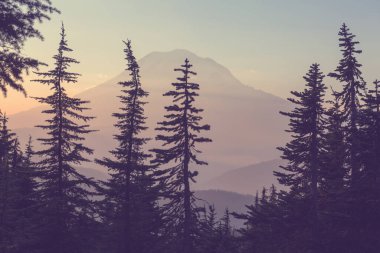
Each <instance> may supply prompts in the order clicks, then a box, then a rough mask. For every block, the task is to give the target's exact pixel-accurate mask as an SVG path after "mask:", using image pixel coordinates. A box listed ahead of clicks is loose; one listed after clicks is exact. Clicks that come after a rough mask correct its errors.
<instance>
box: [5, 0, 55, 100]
mask: <svg viewBox="0 0 380 253" xmlns="http://www.w3.org/2000/svg"><path fill="white" fill-rule="evenodd" d="M55 12H58V10H57V9H55V8H54V7H53V6H52V4H51V2H50V0H2V1H1V2H0V24H1V25H0V91H1V92H2V93H3V95H5V96H6V95H7V92H8V86H9V87H11V88H13V89H15V90H17V91H20V92H23V93H25V90H24V88H23V86H22V82H23V73H25V72H26V73H28V70H29V69H36V68H37V67H38V66H39V65H40V64H41V63H40V62H39V61H38V60H36V59H33V58H30V57H26V56H24V55H23V54H22V53H21V51H22V48H23V46H24V43H25V41H26V40H28V39H29V38H39V39H43V37H42V35H41V33H40V31H39V30H38V29H37V28H36V26H35V25H36V23H37V22H39V23H41V22H43V21H44V20H48V19H49V15H50V14H52V13H55Z"/></svg>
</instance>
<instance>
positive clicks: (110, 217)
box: [97, 40, 160, 253]
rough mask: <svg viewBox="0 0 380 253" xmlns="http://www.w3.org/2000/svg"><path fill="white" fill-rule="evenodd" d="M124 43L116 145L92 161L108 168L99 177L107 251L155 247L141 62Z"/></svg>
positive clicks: (156, 215)
mask: <svg viewBox="0 0 380 253" xmlns="http://www.w3.org/2000/svg"><path fill="white" fill-rule="evenodd" d="M124 43H125V46H126V47H125V50H124V52H125V55H126V57H125V59H126V61H127V65H128V67H127V71H128V72H129V75H130V77H131V80H129V81H124V82H120V83H119V85H120V86H121V88H122V91H121V92H122V95H120V96H119V98H120V101H121V108H120V112H117V113H114V114H113V116H114V117H115V118H116V119H117V123H116V124H115V127H116V128H117V129H118V130H119V132H118V133H117V134H116V135H115V140H116V141H117V142H118V147H117V148H115V149H114V150H112V151H111V154H112V156H113V157H112V158H103V159H102V160H97V162H98V163H99V164H101V165H103V166H105V167H107V168H108V170H109V172H110V176H111V178H110V179H109V180H108V181H107V182H105V183H104V186H105V187H104V193H105V199H104V203H105V205H104V206H105V210H104V215H105V218H104V219H105V222H106V224H107V225H108V226H109V229H110V233H111V234H110V235H111V236H110V237H109V238H106V241H108V243H107V245H108V247H107V248H108V249H107V251H111V252H115V253H119V252H120V253H125V252H134V253H135V252H136V253H138V252H141V253H145V252H158V251H159V250H158V248H157V247H158V246H159V245H158V236H159V228H160V210H159V206H158V198H159V192H158V189H159V188H158V186H159V185H158V184H157V182H156V179H155V171H154V168H153V167H152V166H150V165H148V164H147V159H148V158H150V157H151V155H150V154H148V153H146V151H145V150H144V146H145V144H146V143H147V141H149V138H146V137H143V136H142V134H143V132H144V131H145V130H146V129H147V127H146V126H145V120H146V117H145V115H144V105H145V104H146V102H145V101H144V100H145V99H146V97H147V96H148V92H146V91H144V89H143V87H142V85H141V82H140V68H139V65H138V63H137V61H136V58H135V56H134V55H133V51H132V48H131V41H129V40H128V41H127V42H124Z"/></svg>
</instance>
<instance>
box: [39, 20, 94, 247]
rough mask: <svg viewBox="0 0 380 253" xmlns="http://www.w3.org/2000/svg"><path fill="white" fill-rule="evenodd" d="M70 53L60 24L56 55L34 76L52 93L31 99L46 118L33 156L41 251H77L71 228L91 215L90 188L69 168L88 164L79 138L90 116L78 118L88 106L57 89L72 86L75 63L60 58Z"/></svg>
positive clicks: (86, 130)
mask: <svg viewBox="0 0 380 253" xmlns="http://www.w3.org/2000/svg"><path fill="white" fill-rule="evenodd" d="M71 51H72V50H71V49H70V48H69V47H68V45H67V40H66V34H65V29H64V26H63V24H62V29H61V40H60V43H59V47H58V53H57V54H56V55H55V56H54V57H53V59H54V60H55V66H54V68H53V69H52V70H49V71H47V72H38V73H36V74H37V75H38V76H40V77H41V79H39V80H35V81H36V82H39V83H41V84H44V85H49V86H51V90H52V91H53V94H52V95H50V96H48V97H46V98H45V97H37V98H36V100H37V101H39V102H40V103H43V104H45V105H47V106H48V107H49V108H48V109H46V110H44V111H43V113H45V114H46V115H47V116H49V118H48V119H47V120H46V124H45V125H39V126H38V127H40V128H42V129H43V130H45V131H46V132H47V136H46V137H44V138H40V139H38V140H39V141H41V143H42V145H43V147H45V149H43V150H40V151H37V152H36V154H37V155H38V156H39V157H40V161H39V162H38V167H39V170H40V171H41V178H40V180H41V187H40V188H41V189H40V198H41V200H40V201H41V202H42V204H43V210H42V212H43V220H42V222H43V225H42V227H43V229H42V231H41V236H42V242H41V247H42V252H57V253H67V252H83V250H84V249H83V248H82V245H81V240H82V238H79V235H78V234H77V233H76V232H75V229H76V227H77V226H79V225H80V224H82V223H86V222H87V219H90V218H91V217H90V215H83V213H86V214H87V212H88V210H92V206H91V204H92V203H91V202H92V200H91V196H92V195H93V194H94V193H93V191H91V189H90V188H91V187H92V186H94V183H93V181H92V180H91V179H89V178H87V177H85V176H83V175H82V174H81V173H80V172H79V171H78V170H77V169H76V168H75V166H77V165H79V164H81V163H83V162H88V161H89V160H88V159H87V158H85V155H88V154H92V149H90V148H88V147H86V146H85V145H84V144H83V140H84V139H85V137H84V135H86V134H88V133H90V132H92V131H91V130H89V126H88V124H87V122H88V121H89V120H91V119H92V117H88V116H84V115H82V113H83V111H86V110H87V109H88V108H87V107H86V104H87V103H88V102H87V101H82V100H81V99H79V98H71V97H69V96H68V95H67V94H66V91H65V88H64V87H63V85H64V84H65V83H76V82H77V78H78V76H79V74H76V73H71V72H69V67H70V65H71V64H76V63H78V61H76V60H75V59H73V58H70V57H68V56H66V54H67V53H69V52H71ZM82 122H84V123H82Z"/></svg>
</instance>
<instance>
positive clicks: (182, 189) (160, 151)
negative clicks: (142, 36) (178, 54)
mask: <svg viewBox="0 0 380 253" xmlns="http://www.w3.org/2000/svg"><path fill="white" fill-rule="evenodd" d="M191 67H192V65H191V64H190V62H189V60H188V59H186V60H185V63H184V65H181V68H176V69H174V71H178V72H180V73H181V74H183V75H182V76H181V77H179V78H177V80H178V81H179V82H175V83H172V85H173V88H174V89H173V90H171V91H169V92H167V93H165V94H164V96H170V97H173V104H172V105H169V106H166V107H165V109H166V110H167V115H165V118H166V120H164V121H162V122H159V123H158V124H159V125H160V127H158V128H156V130H158V131H161V132H162V134H159V135H157V137H156V139H157V140H159V141H162V142H163V148H157V149H154V150H153V151H154V152H155V153H156V158H155V159H154V160H153V163H158V164H160V165H164V166H165V169H164V170H163V171H164V173H165V176H164V177H163V180H164V181H165V184H166V187H167V197H168V199H169V200H168V203H167V204H165V209H166V214H167V216H168V217H169V220H168V226H169V227H170V228H174V231H173V236H175V238H178V239H177V242H176V243H177V247H178V248H177V249H176V251H179V250H181V251H182V252H184V253H190V252H193V248H194V238H195V235H196V227H197V225H196V224H197V219H198V218H197V212H196V208H195V207H194V195H193V192H192V191H191V188H190V183H191V182H195V177H196V176H197V175H198V172H197V171H192V170H191V168H190V166H191V165H192V164H195V165H207V163H206V162H204V161H202V160H200V159H198V157H197V155H198V153H200V151H199V150H198V149H197V144H201V143H205V142H210V141H211V140H210V139H208V138H204V137H201V136H199V134H200V132H202V131H208V130H209V129H210V126H209V125H201V123H200V121H201V120H202V117H201V116H199V113H201V112H202V111H203V110H202V109H199V108H196V107H195V105H194V101H195V98H196V97H197V96H198V93H197V91H198V90H199V84H197V83H193V82H190V77H191V76H192V75H196V73H195V72H193V71H191V70H190V69H191Z"/></svg>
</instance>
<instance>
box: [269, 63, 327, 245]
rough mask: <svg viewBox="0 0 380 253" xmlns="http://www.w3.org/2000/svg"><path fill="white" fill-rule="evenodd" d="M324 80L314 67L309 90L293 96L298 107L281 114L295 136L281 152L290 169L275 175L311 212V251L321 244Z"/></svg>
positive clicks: (308, 85)
mask: <svg viewBox="0 0 380 253" xmlns="http://www.w3.org/2000/svg"><path fill="white" fill-rule="evenodd" d="M323 78H324V75H323V74H322V73H321V71H320V70H319V65H318V64H313V65H311V67H310V69H309V72H308V73H307V74H306V76H304V79H305V81H306V88H305V90H304V91H302V92H297V91H293V92H291V93H292V95H294V96H295V98H289V99H288V100H289V101H290V102H292V103H293V104H295V106H296V107H295V108H294V109H293V110H292V111H291V112H281V114H283V115H285V116H288V117H289V118H290V123H289V126H290V129H289V130H288V132H290V133H291V135H292V140H291V141H290V142H289V143H287V145H286V146H285V147H283V148H279V150H281V151H282V152H283V155H282V158H283V159H284V160H286V161H287V165H285V166H281V168H282V169H283V170H284V172H275V175H276V176H277V177H278V180H279V182H280V183H281V184H283V185H285V186H289V187H290V193H289V196H294V197H295V198H297V199H299V198H300V199H301V200H303V201H304V204H305V205H306V206H308V208H309V210H307V213H305V214H304V215H308V217H309V222H310V226H311V229H312V231H311V233H312V235H310V237H312V240H311V242H310V243H311V244H310V248H309V249H310V250H318V247H319V246H318V244H319V243H320V238H319V231H318V230H319V228H318V226H319V211H318V201H319V200H318V199H319V197H318V194H319V193H318V183H319V182H318V181H319V178H320V156H321V147H322V137H323V121H322V116H323V114H324V109H323V103H324V95H325V90H326V87H325V85H324V83H323ZM306 209H307V208H306ZM305 227H306V224H305Z"/></svg>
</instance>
